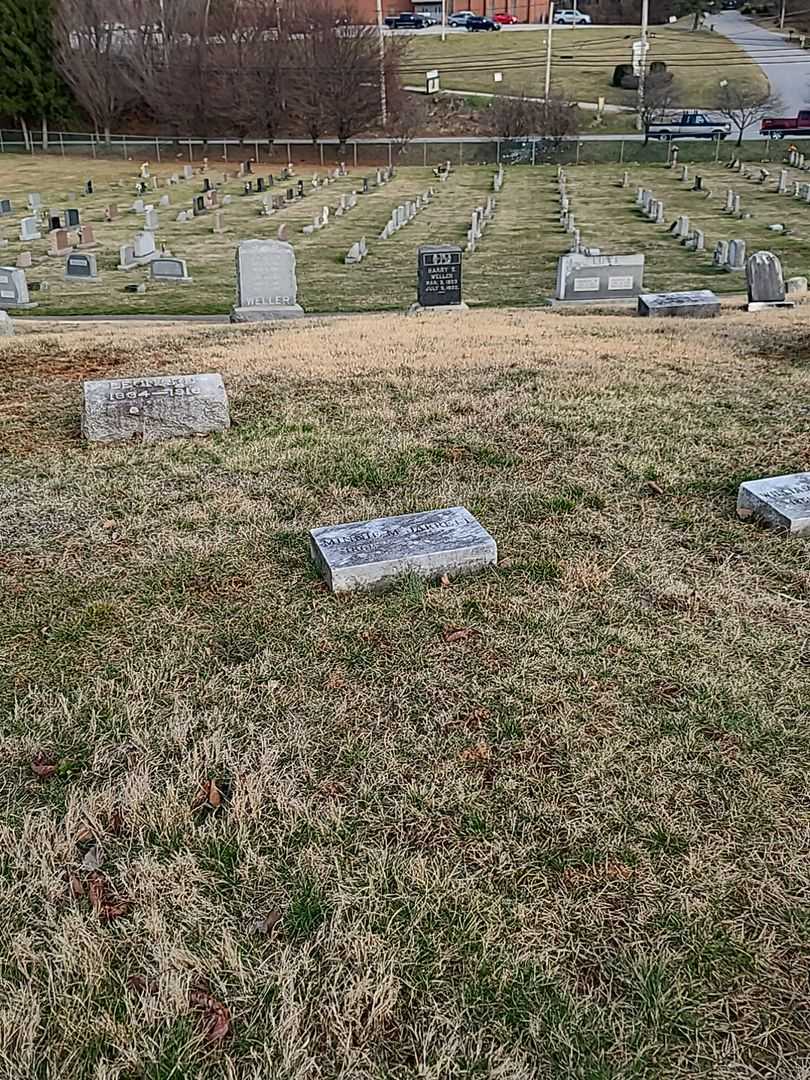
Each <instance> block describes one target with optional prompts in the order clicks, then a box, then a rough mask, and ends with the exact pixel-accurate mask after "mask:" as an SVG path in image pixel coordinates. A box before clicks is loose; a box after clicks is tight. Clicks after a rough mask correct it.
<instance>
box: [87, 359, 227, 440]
mask: <svg viewBox="0 0 810 1080" xmlns="http://www.w3.org/2000/svg"><path fill="white" fill-rule="evenodd" d="M230 426H231V420H230V414H229V411H228V395H227V393H226V392H225V385H224V383H223V382H222V376H221V375H217V374H213V373H212V374H203V375H153V376H148V377H144V378H133V379H103V380H97V381H93V382H86V383H85V384H84V408H83V410H82V435H83V436H84V438H85V439H87V440H88V441H89V442H119V441H121V440H126V439H132V438H140V439H142V440H143V441H144V442H159V441H160V440H163V439H178V438H183V437H185V436H190V435H209V434H211V433H212V432H215V431H226V430H227V429H228V428H229V427H230Z"/></svg>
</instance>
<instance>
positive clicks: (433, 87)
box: [425, 69, 440, 94]
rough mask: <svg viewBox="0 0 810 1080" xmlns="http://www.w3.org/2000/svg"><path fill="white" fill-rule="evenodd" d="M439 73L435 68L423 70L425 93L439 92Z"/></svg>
mask: <svg viewBox="0 0 810 1080" xmlns="http://www.w3.org/2000/svg"><path fill="white" fill-rule="evenodd" d="M439 89H440V87H439V73H438V71H436V70H435V69H434V70H433V71H426V72H425V93H426V94H438V92H439Z"/></svg>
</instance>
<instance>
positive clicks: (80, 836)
mask: <svg viewBox="0 0 810 1080" xmlns="http://www.w3.org/2000/svg"><path fill="white" fill-rule="evenodd" d="M95 837H96V834H95V833H94V832H93V830H92V829H91V828H90V826H89V825H82V827H81V828H80V829H79V830H78V832H77V833H76V835H75V836H74V838H73V840H74V842H75V843H76V844H88V843H90V842H91V841H92V840H95Z"/></svg>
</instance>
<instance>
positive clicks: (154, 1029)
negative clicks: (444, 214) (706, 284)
mask: <svg viewBox="0 0 810 1080" xmlns="http://www.w3.org/2000/svg"><path fill="white" fill-rule="evenodd" d="M806 310H807V309H806V308H804V309H797V311H796V312H795V313H779V314H778V315H766V316H762V317H756V318H753V317H750V316H745V315H741V314H728V315H724V316H723V317H722V318H721V319H718V320H717V321H715V322H712V323H701V322H688V321H677V322H653V323H650V322H642V321H639V320H635V319H631V318H629V317H627V316H623V315H614V316H608V317H598V316H594V315H588V314H584V313H582V312H579V313H577V315H576V316H574V317H571V316H569V315H558V314H539V313H535V312H528V311H505V310H504V311H499V312H491V311H477V312H472V313H470V314H469V315H467V316H466V317H457V316H443V317H434V318H423V319H414V318H411V319H407V318H404V317H398V316H362V317H357V318H352V319H338V320H332V321H328V322H326V321H320V322H319V321H314V320H313V321H305V322H301V323H300V324H297V325H289V326H282V327H267V328H233V329H231V328H220V327H217V328H212V327H205V328H200V327H188V328H183V329H180V330H178V329H173V328H166V327H152V326H143V327H139V328H137V329H133V328H132V327H126V328H124V327H122V326H121V325H109V324H108V325H106V326H104V325H99V326H94V327H85V328H72V329H71V328H65V329H64V330H63V331H61V332H58V333H56V332H53V331H51V330H44V329H35V328H28V329H24V331H23V332H21V333H19V334H18V336H17V337H16V338H13V339H7V340H3V341H2V343H0V366H1V367H2V372H3V375H2V379H0V480H1V482H2V487H3V499H2V503H0V656H2V665H3V670H2V678H0V709H2V717H3V725H2V730H3V737H2V741H0V755H1V756H0V762H2V769H0V785H2V791H1V792H0V798H1V799H2V806H3V811H4V812H3V815H2V818H0V870H1V871H2V883H3V901H4V903H3V925H2V930H1V931H0V1003H1V1004H0V1063H2V1066H3V1074H4V1075H5V1076H8V1077H10V1078H14V1080H22V1078H29V1077H30V1078H45V1077H47V1078H48V1080H112V1078H116V1080H117V1078H127V1080H129V1078H132V1080H135V1078H146V1080H177V1078H187V1080H192V1078H193V1080H214V1078H220V1077H230V1078H240V1080H241V1078H245V1080H247V1078H250V1080H259V1078H261V1080H266V1078H279V1080H281V1078H283V1080H327V1078H329V1080H337V1078H338V1077H341V1078H349V1077H351V1078H353V1080H381V1078H386V1080H413V1078H416V1077H420V1078H426V1080H447V1078H468V1077H492V1078H499V1080H535V1078H545V1077H549V1078H579V1080H619V1078H621V1080H631V1078H632V1080H659V1078H667V1080H695V1078H699V1080H740V1078H750V1080H753V1078H763V1080H764V1078H771V1077H780V1078H784V1080H788V1078H789V1080H799V1078H800V1077H805V1076H807V1069H808V1066H809V1065H810V1031H809V1030H808V1023H807V1000H808V989H810V988H809V987H808V972H810V966H808V949H810V921H808V916H807V910H808V909H807V903H808V893H809V889H810V876H809V875H808V863H807V854H808V825H810V821H809V820H808V808H807V760H808V738H807V700H808V698H807V693H808V671H810V621H809V620H808V601H809V600H810V570H809V568H808V555H807V552H808V548H807V542H806V541H802V540H800V539H789V538H788V537H786V536H783V535H779V534H778V533H773V532H767V531H764V530H762V529H760V528H758V527H756V526H752V525H750V524H744V523H741V522H739V521H738V520H737V519H736V517H735V512H734V503H735V494H736V489H737V485H738V483H739V482H740V481H741V480H742V479H745V478H749V477H757V476H762V475H771V474H777V473H786V472H793V471H798V470H801V469H803V468H806V467H807V465H808V401H810V334H808V330H807V318H806ZM205 370H219V371H221V372H222V373H223V376H224V378H225V382H226V385H227V387H228V391H229V394H230V397H231V409H232V417H233V421H234V426H233V428H232V430H231V431H230V432H229V433H228V434H227V435H226V436H223V437H215V438H211V439H206V440H199V441H184V442H174V443H165V444H160V445H149V446H143V445H128V446H124V447H117V448H93V449H90V448H87V447H85V446H83V445H82V444H81V442H80V439H79V398H80V387H81V382H82V380H83V379H86V378H93V377H103V376H106V375H112V374H116V375H124V374H126V375H132V374H138V373H143V374H146V373H167V372H192V371H205ZM458 503H461V504H464V505H465V506H467V507H468V508H469V509H470V510H471V511H472V512H473V513H474V514H475V515H476V516H478V517H479V519H480V520H481V521H482V523H483V524H484V525H485V526H486V527H487V528H488V529H489V530H490V531H491V532H492V533H493V535H494V536H495V537H496V539H497V541H498V544H499V548H500V559H501V562H500V565H499V567H498V568H497V570H492V571H490V572H488V573H484V574H482V575H480V576H477V577H472V578H468V579H465V580H463V581H459V582H456V583H454V584H452V585H450V586H449V587H441V586H440V585H436V586H428V585H425V584H424V583H420V582H418V581H415V580H405V581H403V583H402V585H401V586H400V587H397V588H396V589H395V590H394V591H392V592H390V593H387V594H385V595H384V596H372V597H369V596H348V597H342V598H335V597H333V596H332V595H330V594H328V593H327V592H326V591H325V590H324V588H323V587H322V585H321V584H320V583H319V581H318V580H317V578H316V576H315V574H314V572H313V569H312V566H311V565H310V562H309V557H308V551H307V530H308V529H310V528H312V527H313V526H316V525H321V524H328V523H331V522H339V521H348V520H353V519H360V518H364V517H370V516H375V515H384V514H394V513H401V512H406V511H411V510H417V509H426V508H431V507H436V506H443V505H454V504H458ZM211 781H215V782H216V783H215V787H213V788H212V787H211ZM202 786H204V787H205V791H206V793H207V795H208V796H209V800H210V802H212V803H214V804H216V803H219V805H218V807H217V808H215V809H213V808H211V807H210V806H202V807H200V806H199V805H198V804H199V802H200V792H201V787H202ZM218 792H221V793H223V797H222V798H221V799H220V798H219V797H218V794H217V793H218ZM195 804H197V805H195Z"/></svg>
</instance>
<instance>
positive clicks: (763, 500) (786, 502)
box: [737, 472, 810, 536]
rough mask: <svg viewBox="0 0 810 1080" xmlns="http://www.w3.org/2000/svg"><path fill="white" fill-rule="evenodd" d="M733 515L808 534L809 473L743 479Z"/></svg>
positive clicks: (804, 534)
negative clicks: (735, 513)
mask: <svg viewBox="0 0 810 1080" xmlns="http://www.w3.org/2000/svg"><path fill="white" fill-rule="evenodd" d="M737 516H738V517H740V518H742V519H743V520H746V519H748V518H753V519H754V520H755V521H762V522H764V523H765V524H767V525H774V526H776V527H777V528H780V529H787V531H788V532H790V533H793V534H794V535H796V536H810V473H806V472H805V473H789V474H788V475H787V476H769V477H765V478H764V479H762V480H747V481H746V482H745V483H744V484H740V490H739V492H738V494H737Z"/></svg>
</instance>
